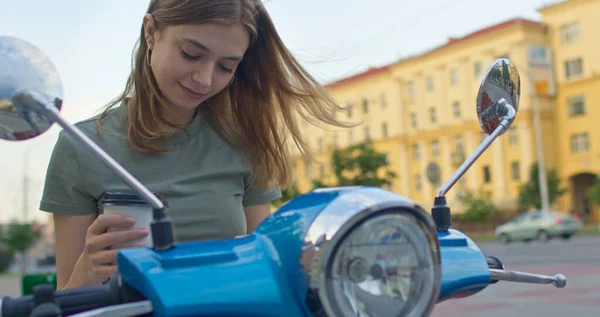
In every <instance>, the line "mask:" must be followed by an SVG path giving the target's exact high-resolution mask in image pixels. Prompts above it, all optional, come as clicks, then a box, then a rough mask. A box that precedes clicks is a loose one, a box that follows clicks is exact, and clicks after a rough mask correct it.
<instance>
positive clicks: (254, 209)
mask: <svg viewBox="0 0 600 317" xmlns="http://www.w3.org/2000/svg"><path fill="white" fill-rule="evenodd" d="M244 213H245V214H246V227H247V228H248V229H247V232H248V233H251V232H252V231H254V230H255V229H256V227H258V225H260V224H261V222H263V221H264V220H265V218H267V217H268V216H269V215H270V214H271V204H260V205H252V206H245V207H244Z"/></svg>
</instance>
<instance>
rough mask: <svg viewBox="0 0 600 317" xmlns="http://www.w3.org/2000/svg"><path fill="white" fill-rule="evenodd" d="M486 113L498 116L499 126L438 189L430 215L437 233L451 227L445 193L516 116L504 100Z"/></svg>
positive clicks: (506, 128)
mask: <svg viewBox="0 0 600 317" xmlns="http://www.w3.org/2000/svg"><path fill="white" fill-rule="evenodd" d="M487 110H488V112H487V113H485V115H489V116H499V117H500V118H501V119H500V124H499V125H498V127H497V128H496V129H495V130H494V132H492V134H490V135H489V136H488V137H487V138H485V140H483V142H481V144H479V146H478V147H477V149H475V151H474V152H473V153H472V154H471V156H469V158H467V159H466V160H465V161H464V162H463V163H462V164H461V165H460V167H459V168H458V169H457V170H456V172H454V174H452V176H451V177H450V179H449V180H448V181H447V182H446V183H445V184H444V185H442V187H441V188H440V190H439V192H438V195H437V196H436V197H435V200H434V204H433V208H431V215H432V217H433V219H434V220H435V223H436V225H437V227H438V230H439V231H448V229H450V226H451V213H450V207H449V206H448V205H447V204H446V197H445V196H446V193H448V191H449V190H450V189H451V188H452V186H454V184H456V182H457V181H458V180H459V179H460V178H461V177H462V176H463V175H464V174H465V173H466V172H467V170H468V169H469V168H470V167H471V165H473V163H475V161H476V160H477V159H478V158H479V157H480V156H481V154H483V152H485V150H487V148H488V147H490V145H491V144H492V142H494V140H495V139H496V138H497V137H498V136H499V135H501V134H502V133H504V131H506V130H508V128H509V127H510V125H511V124H512V122H513V120H514V119H515V116H516V114H517V113H516V111H515V109H514V108H513V107H512V106H511V105H510V104H508V102H506V100H505V99H504V98H502V99H500V100H499V101H498V102H497V103H496V104H494V105H492V106H491V107H489V108H488V109H487Z"/></svg>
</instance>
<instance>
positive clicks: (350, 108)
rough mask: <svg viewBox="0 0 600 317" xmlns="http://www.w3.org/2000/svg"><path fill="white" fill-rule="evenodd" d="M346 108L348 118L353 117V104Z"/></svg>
mask: <svg viewBox="0 0 600 317" xmlns="http://www.w3.org/2000/svg"><path fill="white" fill-rule="evenodd" d="M346 108H347V109H348V118H351V117H352V104H348V105H346Z"/></svg>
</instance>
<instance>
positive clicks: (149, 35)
mask: <svg viewBox="0 0 600 317" xmlns="http://www.w3.org/2000/svg"><path fill="white" fill-rule="evenodd" d="M155 33H156V24H155V22H154V17H153V16H152V14H150V13H146V15H144V39H145V40H146V46H148V47H152V45H153V44H154V34H155Z"/></svg>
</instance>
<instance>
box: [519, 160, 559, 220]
mask: <svg viewBox="0 0 600 317" xmlns="http://www.w3.org/2000/svg"><path fill="white" fill-rule="evenodd" d="M538 171H539V166H538V163H537V162H536V163H533V164H532V165H531V167H530V168H529V181H528V182H527V183H525V184H522V185H521V186H520V187H519V204H520V205H521V207H523V208H527V207H535V208H537V209H541V208H542V198H541V196H540V179H539V176H538ZM560 182H561V181H560V178H559V177H558V173H557V172H556V170H554V169H553V170H547V172H546V184H547V187H548V203H549V204H550V205H552V203H553V202H554V201H555V200H556V199H558V198H559V197H560V196H562V195H564V194H565V193H567V189H566V188H561V187H560Z"/></svg>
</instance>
